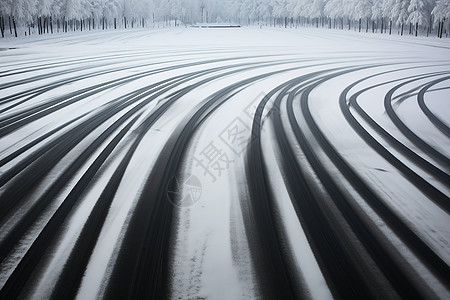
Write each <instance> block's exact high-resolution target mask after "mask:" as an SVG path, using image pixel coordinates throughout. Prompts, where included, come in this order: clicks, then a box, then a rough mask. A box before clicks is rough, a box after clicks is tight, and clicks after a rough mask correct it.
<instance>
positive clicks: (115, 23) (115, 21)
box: [114, 18, 117, 29]
mask: <svg viewBox="0 0 450 300" xmlns="http://www.w3.org/2000/svg"><path fill="white" fill-rule="evenodd" d="M114 29H117V18H114Z"/></svg>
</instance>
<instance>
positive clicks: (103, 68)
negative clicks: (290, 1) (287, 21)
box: [0, 28, 450, 299]
mask: <svg viewBox="0 0 450 300" xmlns="http://www.w3.org/2000/svg"><path fill="white" fill-rule="evenodd" d="M0 50H2V51H0V288H1V290H0V299H12V298H16V297H24V298H36V299H44V298H45V299H46V298H49V297H53V298H54V299H65V298H74V297H77V298H78V299H97V298H102V297H106V298H111V297H115V298H120V299H122V298H127V297H133V298H139V299H142V298H144V297H148V298H153V299H161V298H166V297H170V298H173V299H253V298H279V299H289V298H313V299H328V298H334V297H341V298H346V299H350V298H353V299H365V298H382V297H387V298H389V299H390V298H398V297H400V298H409V299H413V298H429V299H435V298H441V299H448V298H450V217H449V212H450V199H449V197H450V138H449V137H450V129H449V127H450V121H449V120H450V40H449V39H435V38H425V37H418V38H413V37H399V36H387V35H374V34H363V33H356V32H351V31H345V32H344V31H342V32H341V31H333V30H323V29H305V28H303V29H268V28H264V29H260V28H227V29H206V28H176V29H173V28H171V29H158V30H155V29H152V30H128V31H121V30H118V31H105V32H99V31H97V32H83V33H67V34H61V35H53V36H50V35H48V36H45V37H42V36H32V37H28V38H19V39H14V38H10V39H2V40H0Z"/></svg>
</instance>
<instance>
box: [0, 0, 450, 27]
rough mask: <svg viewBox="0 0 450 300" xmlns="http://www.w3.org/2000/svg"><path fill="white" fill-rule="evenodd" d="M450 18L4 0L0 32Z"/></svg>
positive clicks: (309, 3)
mask: <svg viewBox="0 0 450 300" xmlns="http://www.w3.org/2000/svg"><path fill="white" fill-rule="evenodd" d="M449 19H450V0H0V28H1V31H2V36H5V34H17V30H19V28H20V33H21V34H33V33H38V34H44V33H52V32H54V31H58V32H59V31H73V30H91V29H108V28H130V27H138V26H139V27H160V26H180V25H183V26H184V25H189V24H195V23H216V22H217V23H223V22H228V23H238V24H241V25H247V24H249V25H255V24H257V25H260V26H281V27H297V26H315V27H328V28H340V29H356V30H359V31H366V32H367V31H372V32H381V33H391V34H393V33H397V34H416V35H417V33H418V32H420V33H422V34H427V35H428V34H431V33H433V34H437V35H438V36H442V35H444V36H446V35H447V34H448V31H449Z"/></svg>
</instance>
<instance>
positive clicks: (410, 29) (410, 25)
mask: <svg viewBox="0 0 450 300" xmlns="http://www.w3.org/2000/svg"><path fill="white" fill-rule="evenodd" d="M411 33H412V23H411V22H409V34H410V35H411Z"/></svg>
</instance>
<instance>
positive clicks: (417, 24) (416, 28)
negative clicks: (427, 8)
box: [416, 23, 419, 36]
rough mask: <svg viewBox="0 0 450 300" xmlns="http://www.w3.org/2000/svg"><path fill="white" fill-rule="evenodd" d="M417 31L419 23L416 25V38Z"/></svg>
mask: <svg viewBox="0 0 450 300" xmlns="http://www.w3.org/2000/svg"><path fill="white" fill-rule="evenodd" d="M418 29H419V23H416V36H417V31H418Z"/></svg>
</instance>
